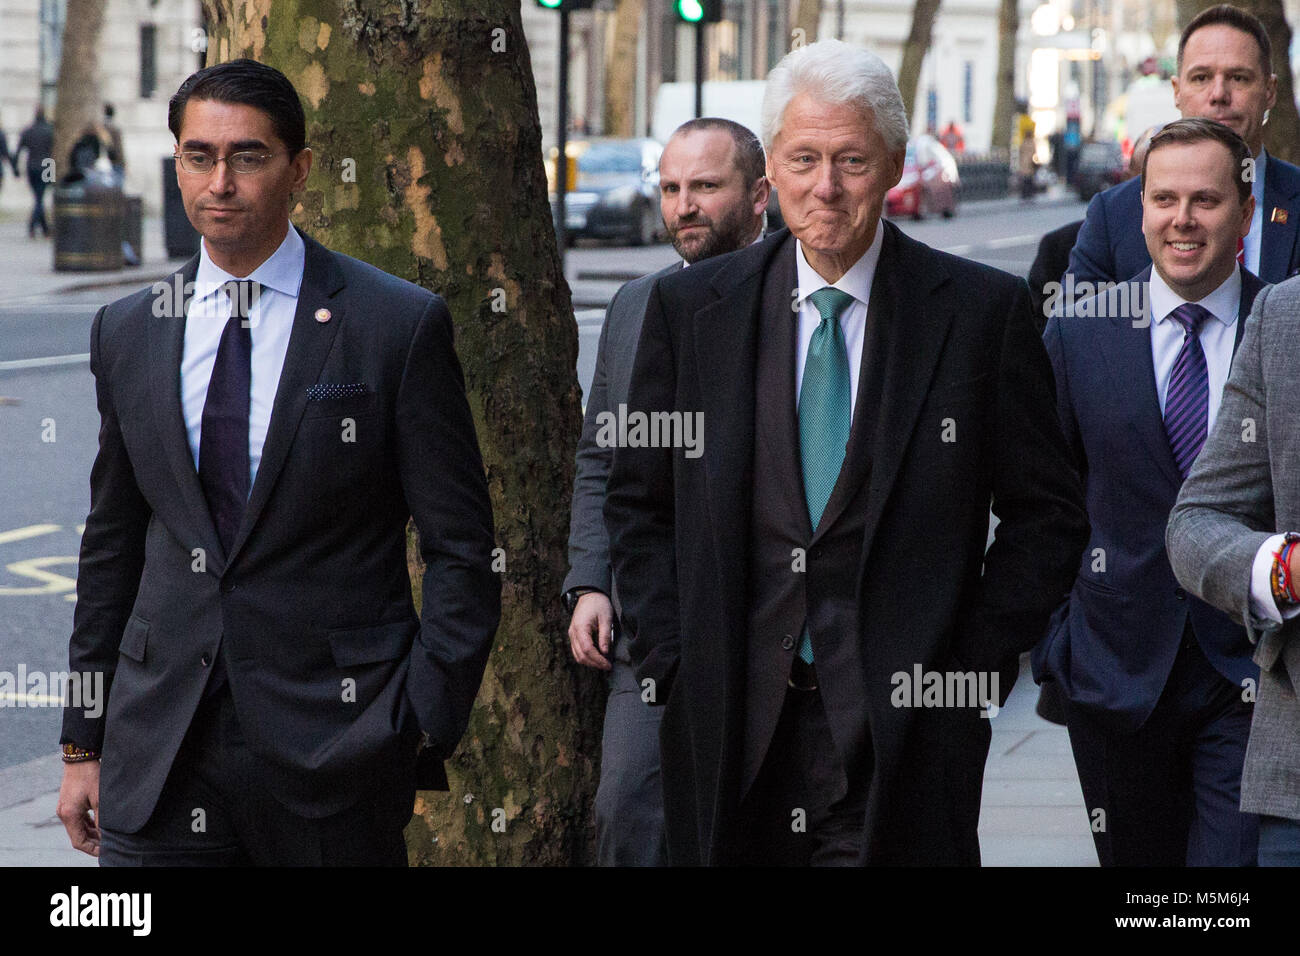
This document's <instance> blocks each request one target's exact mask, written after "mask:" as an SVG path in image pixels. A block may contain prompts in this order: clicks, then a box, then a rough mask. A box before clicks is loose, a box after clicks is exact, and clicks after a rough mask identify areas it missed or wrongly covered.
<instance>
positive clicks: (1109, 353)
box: [1034, 119, 1263, 866]
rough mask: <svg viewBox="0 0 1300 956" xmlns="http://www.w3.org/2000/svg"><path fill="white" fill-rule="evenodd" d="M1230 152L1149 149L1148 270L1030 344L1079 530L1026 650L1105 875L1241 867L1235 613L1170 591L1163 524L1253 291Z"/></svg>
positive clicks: (1202, 126) (1231, 143) (1243, 828)
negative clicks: (1082, 506) (1077, 490)
mask: <svg viewBox="0 0 1300 956" xmlns="http://www.w3.org/2000/svg"><path fill="white" fill-rule="evenodd" d="M1249 155H1250V153H1249V151H1248V147H1247V145H1246V143H1245V142H1244V141H1243V140H1242V139H1241V138H1240V137H1239V136H1237V134H1236V133H1234V132H1232V130H1231V129H1229V128H1228V127H1226V126H1224V125H1222V124H1220V123H1216V122H1214V121H1212V120H1201V119H1192V120H1179V121H1177V122H1174V123H1171V124H1169V125H1168V126H1166V127H1164V129H1162V130H1161V131H1160V132H1159V133H1157V134H1156V136H1155V137H1154V138H1153V139H1152V141H1151V147H1150V152H1149V153H1148V155H1147V159H1146V164H1145V166H1144V168H1143V172H1142V179H1141V180H1140V183H1141V185H1142V197H1143V218H1142V225H1143V231H1144V233H1145V236H1146V243H1147V248H1148V249H1149V250H1150V253H1151V257H1152V260H1153V262H1154V267H1153V268H1149V269H1146V270H1144V271H1143V272H1142V273H1141V274H1139V275H1138V276H1137V278H1136V279H1135V280H1134V281H1132V282H1129V283H1125V284H1124V285H1123V286H1120V287H1116V288H1114V289H1111V290H1109V292H1108V293H1107V294H1105V295H1103V296H1100V297H1095V298H1092V299H1089V300H1085V301H1083V302H1081V303H1078V304H1076V305H1074V306H1071V304H1069V303H1066V307H1065V308H1064V309H1062V310H1060V311H1058V313H1057V314H1055V315H1053V316H1052V318H1051V320H1050V322H1049V324H1048V327H1047V333H1046V336H1045V341H1046V343H1047V352H1048V355H1050V356H1051V359H1052V366H1053V370H1054V371H1055V373H1056V392H1057V405H1058V408H1059V410H1060V416H1061V422H1062V425H1063V427H1064V429H1065V435H1066V439H1067V441H1068V442H1069V444H1070V449H1071V452H1072V454H1073V457H1074V460H1075V463H1076V465H1077V466H1078V468H1079V470H1080V473H1081V474H1082V475H1083V477H1084V486H1085V489H1086V494H1087V503H1088V517H1089V521H1090V524H1091V526H1092V537H1091V540H1090V541H1089V543H1088V547H1087V549H1085V551H1084V555H1083V560H1082V563H1081V565H1080V567H1079V572H1078V578H1077V580H1076V581H1075V585H1074V589H1073V591H1072V592H1071V595H1070V598H1069V600H1068V602H1067V603H1066V604H1065V605H1063V606H1062V608H1060V609H1059V610H1058V612H1057V614H1056V616H1055V617H1054V619H1053V623H1052V626H1051V627H1050V629H1049V631H1048V634H1047V636H1046V638H1045V639H1044V641H1043V643H1042V644H1041V645H1040V646H1039V647H1038V648H1036V652H1035V655H1034V665H1035V676H1036V677H1037V678H1039V679H1045V680H1051V681H1055V682H1057V683H1058V684H1059V685H1060V687H1061V690H1062V692H1063V694H1064V696H1065V698H1066V705H1065V711H1066V722H1067V725H1068V726H1069V729H1070V742H1071V746H1072V748H1073V750H1074V756H1075V764H1076V766H1077V767H1078V770H1079V781H1080V783H1081V785H1082V787H1083V794H1084V799H1085V801H1086V805H1087V809H1088V815H1089V823H1090V825H1091V828H1092V832H1093V839H1094V841H1095V843H1096V846H1097V856H1098V858H1099V859H1100V860H1101V863H1102V865H1104V866H1111V865H1116V866H1124V865H1128V866H1134V865H1136V866H1143V865H1145V866H1151V865H1159V866H1182V865H1184V864H1185V865H1188V866H1214V865H1219V866H1225V865H1226V866H1245V865H1251V864H1253V862H1254V860H1255V846H1256V834H1257V825H1258V824H1257V818H1256V817H1254V816H1253V815H1249V814H1243V813H1241V811H1240V810H1239V809H1238V805H1239V802H1240V786H1241V768H1242V760H1243V757H1244V755H1245V749H1246V739H1247V736H1248V735H1249V731H1250V719H1251V704H1250V703H1249V702H1248V700H1247V699H1244V698H1243V695H1244V696H1245V697H1246V698H1249V697H1250V695H1249V694H1246V693H1245V691H1246V689H1247V688H1253V687H1254V686H1255V684H1256V682H1257V681H1258V679H1259V669H1258V667H1256V666H1255V665H1254V664H1253V663H1252V662H1251V660H1250V643H1249V641H1248V640H1247V639H1246V632H1245V630H1244V629H1243V628H1242V627H1241V625H1240V624H1238V623H1237V622H1236V621H1233V620H1231V619H1229V618H1228V617H1227V616H1226V615H1225V614H1223V613H1222V612H1220V611H1217V610H1215V609H1214V608H1212V607H1210V606H1209V605H1207V604H1205V603H1204V602H1202V601H1201V600H1199V599H1197V598H1195V597H1192V596H1189V595H1188V594H1187V593H1186V592H1185V591H1184V590H1183V589H1182V588H1181V587H1179V586H1178V583H1177V582H1176V581H1175V580H1174V575H1173V571H1172V569H1171V568H1170V566H1169V558H1168V555H1167V554H1166V551H1165V525H1166V523H1167V521H1168V518H1169V511H1170V509H1171V508H1172V507H1173V505H1174V501H1175V499H1176V497H1177V495H1178V489H1179V487H1180V486H1181V484H1182V482H1183V479H1184V478H1185V477H1186V476H1187V473H1188V471H1189V470H1190V468H1191V465H1192V462H1193V461H1194V460H1195V458H1196V456H1197V454H1198V453H1199V452H1200V448H1201V445H1202V444H1203V443H1204V441H1205V436H1206V434H1207V430H1208V428H1209V427H1210V426H1212V425H1213V423H1214V420H1215V418H1216V416H1217V413H1218V409H1219V404H1220V400H1221V398H1222V392H1223V385H1224V382H1225V381H1226V380H1227V377H1228V370H1229V367H1230V366H1231V364H1232V356H1233V353H1234V351H1235V349H1236V346H1237V343H1238V342H1240V340H1241V332H1242V328H1243V326H1244V324H1245V322H1244V320H1245V317H1246V315H1247V314H1249V312H1250V307H1251V304H1252V303H1253V302H1254V299H1255V295H1256V293H1257V292H1259V290H1260V289H1261V288H1263V283H1261V282H1260V281H1259V280H1258V279H1257V278H1255V276H1253V275H1251V274H1250V272H1248V271H1246V270H1244V269H1242V268H1241V266H1240V265H1239V264H1238V263H1237V260H1236V248H1237V238H1238V237H1239V236H1241V235H1242V234H1244V233H1245V232H1246V230H1247V229H1248V228H1249V226H1250V217H1251V213H1252V211H1253V207H1254V200H1253V198H1252V197H1251V195H1250V185H1249V183H1247V182H1244V181H1243V180H1242V178H1241V175H1240V170H1241V168H1242V166H1241V161H1242V160H1243V159H1246V158H1248V157H1249Z"/></svg>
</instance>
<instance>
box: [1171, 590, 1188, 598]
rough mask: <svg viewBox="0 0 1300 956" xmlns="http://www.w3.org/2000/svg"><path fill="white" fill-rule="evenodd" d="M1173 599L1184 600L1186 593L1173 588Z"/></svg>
mask: <svg viewBox="0 0 1300 956" xmlns="http://www.w3.org/2000/svg"><path fill="white" fill-rule="evenodd" d="M1174 597H1176V598H1178V600H1180V601H1183V600H1186V598H1187V592H1186V591H1184V590H1183V589H1182V588H1174Z"/></svg>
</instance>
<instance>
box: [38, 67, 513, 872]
mask: <svg viewBox="0 0 1300 956" xmlns="http://www.w3.org/2000/svg"><path fill="white" fill-rule="evenodd" d="M168 123H169V125H170V127H171V130H172V133H173V134H174V135H175V137H176V175H177V178H178V180H179V183H180V189H181V195H182V197H183V199H184V203H185V209H186V212H187V213H188V214H189V217H190V221H191V222H192V223H193V224H194V227H195V228H196V229H197V230H198V231H199V232H200V233H201V234H202V236H203V242H202V245H201V249H200V252H199V254H198V255H197V256H196V257H195V258H194V259H192V260H190V262H189V263H187V264H186V265H185V266H184V267H183V268H182V269H181V270H180V271H179V272H178V273H176V274H175V275H174V276H172V277H170V278H169V279H168V280H166V281H165V282H162V283H158V284H157V285H156V286H155V287H154V289H153V290H144V291H142V292H138V293H136V294H135V295H132V296H128V297H127V298H124V299H120V300H118V301H116V302H113V303H112V304H110V305H108V306H105V307H104V308H103V309H101V310H100V311H99V313H98V315H96V316H95V320H94V324H93V326H92V329H91V341H90V369H91V372H92V373H93V375H94V376H95V389H96V397H97V401H98V406H99V413H100V420H101V424H100V432H99V451H98V454H97V456H96V458H95V464H94V467H93V469H92V471H91V476H90V486H91V510H90V514H89V516H88V517H87V518H86V528H85V533H84V534H83V536H82V542H81V558H80V566H79V571H78V579H77V606H76V612H75V616H74V624H73V633H72V638H71V642H70V658H71V664H72V670H74V671H77V672H93V671H101V672H103V673H104V674H105V677H106V679H105V683H106V685H107V686H108V687H109V692H108V694H109V697H108V705H107V710H106V712H105V713H104V714H103V715H102V716H99V717H94V718H92V717H90V716H89V715H87V714H85V713H84V712H81V711H76V710H72V709H68V710H65V712H64V723H63V734H62V739H61V743H62V744H63V756H64V760H65V762H66V766H65V768H64V778H63V785H62V789H61V791H60V794H59V807H58V813H59V817H60V819H61V820H62V821H63V823H64V826H65V827H66V828H67V831H68V835H69V838H70V839H71V841H72V844H73V845H74V846H75V847H77V848H78V849H81V850H84V851H85V852H87V853H92V854H94V855H97V856H99V859H100V864H101V865H105V866H108V865H113V866H139V865H231V864H250V863H251V864H258V865H262V864H293V865H333V864H369V865H375V864H382V865H396V866H400V865H404V864H405V862H406V849H405V844H404V842H403V838H402V830H403V827H404V826H405V825H406V823H407V822H408V821H409V819H410V816H411V809H412V804H413V800H414V796H415V789H416V787H417V786H419V787H422V788H435V787H439V786H441V787H443V788H445V786H446V781H445V776H443V774H442V763H441V761H442V759H444V758H446V757H447V756H448V755H450V753H451V751H452V750H453V749H454V748H455V746H456V743H457V741H458V740H459V739H460V736H461V734H462V733H463V732H464V729H465V726H466V723H467V721H468V718H469V710H470V706H471V704H472V703H473V700H474V696H475V694H476V693H477V690H478V685H479V681H480V679H481V677H482V673H483V668H484V664H485V662H486V659H487V653H488V648H489V646H490V643H491V639H492V635H493V633H494V632H495V630H496V626H497V621H498V618H499V615H500V584H499V578H498V576H497V575H496V574H494V573H492V570H491V566H490V562H491V550H492V545H493V540H492V514H491V506H490V504H489V500H488V495H487V487H486V482H485V478H484V472H483V465H482V461H481V459H480V456H479V450H478V444H477V440H476V437H475V433H474V425H473V421H472V419H471V417H470V412H469V407H468V403H467V401H466V398H465V392H464V384H463V380H462V377H461V371H460V366H459V363H458V362H457V359H456V354H455V351H454V349H453V347H452V324H451V317H450V315H449V314H448V311H447V306H446V304H445V303H444V302H443V300H442V299H441V298H440V297H438V296H436V295H433V294H432V293H430V292H427V291H425V290H424V289H421V288H419V287H418V286H415V285H412V284H410V283H408V282H404V281H402V280H400V279H397V278H395V277H393V276H390V275H388V274H386V273H383V272H380V271H379V270H378V269H375V268H373V267H372V266H368V265H366V264H365V263H362V262H359V261H357V260H355V259H351V258H349V257H347V256H343V255H340V254H338V253H334V252H331V251H330V250H328V249H326V248H325V247H323V246H322V245H320V244H319V243H317V242H315V241H313V240H312V239H310V238H309V237H307V236H305V235H303V234H302V233H300V232H299V231H298V230H297V229H296V228H294V226H293V225H292V224H291V223H290V222H289V209H290V203H291V200H292V196H293V193H294V192H296V191H298V190H300V189H302V187H303V185H304V183H305V182H306V180H307V175H308V173H309V171H310V169H311V151H310V150H308V149H307V148H306V147H305V145H304V140H305V121H304V115H303V110H302V105H301V103H300V102H299V100H298V96H297V93H296V92H295V91H294V89H293V86H292V85H291V84H290V83H289V81H288V80H287V79H286V78H285V77H284V75H283V74H281V73H280V72H279V71H277V70H274V69H272V68H271V67H268V66H264V65H262V64H259V63H256V62H254V61H252V60H237V61H234V62H231V63H223V64H220V65H217V66H212V67H209V68H207V69H205V70H201V71H199V72H198V73H195V74H194V75H192V76H191V77H189V79H187V80H186V81H185V82H184V83H183V84H181V87H180V89H179V90H178V91H177V92H176V94H175V95H174V96H173V97H172V99H171V103H170V106H169V111H168ZM175 288H183V289H185V290H186V294H185V296H184V297H183V300H182V301H176V298H173V296H172V290H173V289H175ZM190 289H192V290H193V291H192V294H190V291H189V290H190ZM410 518H414V521H415V524H416V526H417V527H418V529H419V532H420V543H421V549H422V553H423V556H424V559H425V561H426V562H427V564H428V570H427V571H426V573H425V577H424V582H423V588H424V601H423V611H422V614H421V616H420V617H416V615H415V611H414V608H413V606H412V601H411V588H410V582H409V578H408V576H407V564H406V526H407V522H408V519H410ZM421 744H422V745H423V747H422V749H421V750H420V751H419V753H418V754H417V748H418V747H420V745H421Z"/></svg>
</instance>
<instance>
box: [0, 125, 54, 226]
mask: <svg viewBox="0 0 1300 956" xmlns="http://www.w3.org/2000/svg"><path fill="white" fill-rule="evenodd" d="M24 150H25V151H26V152H27V185H28V186H30V187H31V190H32V200H33V202H32V214H31V216H29V217H28V219H27V235H28V236H29V237H34V236H35V235H36V230H37V228H39V229H40V230H41V235H42V236H48V235H49V234H50V227H49V226H48V225H47V224H46V222H45V187H46V186H48V185H49V184H50V183H52V182H54V169H53V166H52V165H51V164H50V162H49V160H50V158H51V156H52V154H53V152H54V127H53V125H51V124H50V122H49V121H48V120H46V118H45V109H44V108H43V107H39V106H38V107H37V108H36V117H35V118H34V119H33V120H32V124H31V125H30V126H28V127H27V128H26V129H25V130H23V132H22V135H21V136H19V138H18V145H17V146H16V147H15V148H14V151H13V153H12V154H11V155H10V157H9V163H10V165H11V166H12V167H13V171H14V175H15V176H17V175H18V157H19V156H20V155H22V153H23V151H24Z"/></svg>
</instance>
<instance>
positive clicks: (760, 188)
mask: <svg viewBox="0 0 1300 956" xmlns="http://www.w3.org/2000/svg"><path fill="white" fill-rule="evenodd" d="M749 198H750V200H751V201H752V202H753V204H754V214H755V215H757V216H761V215H762V214H763V213H764V211H766V209H767V204H768V203H769V202H770V201H771V199H772V182H771V180H769V179H768V178H767V177H766V176H759V177H758V179H756V180H754V185H753V187H752V188H751V189H750V194H749Z"/></svg>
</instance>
